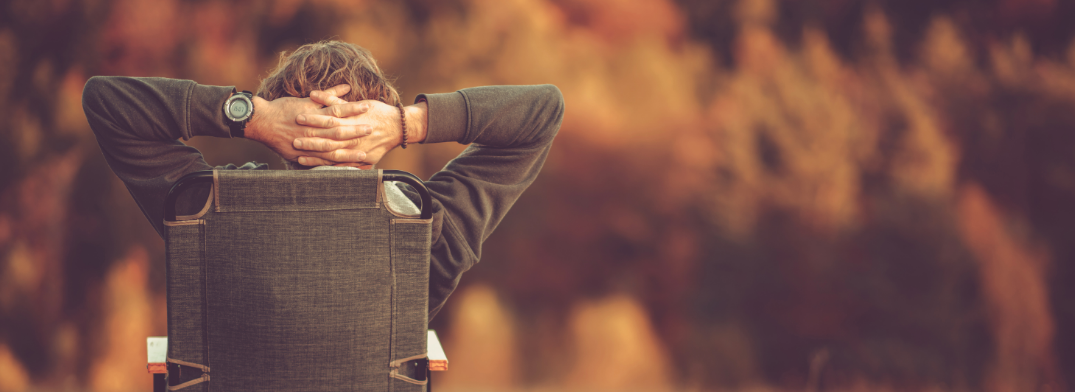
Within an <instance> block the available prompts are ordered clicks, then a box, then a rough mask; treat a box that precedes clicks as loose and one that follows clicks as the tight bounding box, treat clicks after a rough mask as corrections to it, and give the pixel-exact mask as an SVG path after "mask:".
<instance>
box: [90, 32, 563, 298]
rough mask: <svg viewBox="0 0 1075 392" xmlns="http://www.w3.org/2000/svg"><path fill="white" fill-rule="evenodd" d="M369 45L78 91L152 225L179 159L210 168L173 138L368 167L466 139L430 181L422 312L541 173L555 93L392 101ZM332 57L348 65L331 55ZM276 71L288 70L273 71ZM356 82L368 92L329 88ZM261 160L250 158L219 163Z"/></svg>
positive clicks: (194, 204)
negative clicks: (416, 147)
mask: <svg viewBox="0 0 1075 392" xmlns="http://www.w3.org/2000/svg"><path fill="white" fill-rule="evenodd" d="M356 48H357V49H356ZM296 53H301V54H303V55H302V56H296ZM311 56H312V57H311ZM366 57H368V52H366V51H365V50H364V49H361V48H358V47H356V46H354V45H351V44H345V43H339V42H335V41H330V42H320V43H316V44H310V45H306V46H304V47H303V48H300V49H299V50H296V52H295V53H293V54H292V55H291V56H287V57H285V58H284V59H283V60H282V61H281V65H280V66H278V67H277V70H276V71H274V72H273V73H272V74H271V75H270V77H269V78H266V81H263V85H262V89H259V90H260V91H259V93H258V96H248V95H246V94H242V93H236V92H235V89H234V88H233V87H220V86H207V85H200V84H197V83H195V82H193V81H189V80H174V79H164V78H130V77H93V78H91V79H90V80H89V81H88V82H87V83H86V87H85V90H84V92H83V97H82V99H83V109H84V110H85V112H86V117H87V119H88V120H89V123H90V127H91V128H92V129H93V131H94V134H95V135H96V136H97V141H98V143H99V144H100V146H101V151H102V152H103V153H104V156H105V159H106V160H107V162H108V164H109V166H110V167H111V168H112V170H113V171H114V172H115V173H116V175H117V176H119V177H120V179H121V180H123V182H124V184H126V186H127V189H128V190H129V191H130V193H131V195H132V196H133V197H134V199H135V201H137V202H138V205H139V207H140V208H141V209H142V212H143V214H145V216H146V217H147V218H148V219H149V220H150V222H151V223H152V224H153V226H154V228H156V229H157V232H158V234H160V233H163V211H164V206H163V204H164V198H165V195H166V194H167V192H168V189H169V188H170V187H171V185H172V183H174V182H175V181H176V180H178V179H179V178H180V177H182V176H183V175H185V174H187V173H191V172H195V171H200V170H209V169H212V167H210V166H209V165H208V164H207V163H205V160H204V159H203V158H202V156H201V153H199V152H198V151H197V150H196V149H194V148H193V147H190V146H186V145H184V144H183V143H181V142H180V141H178V140H177V139H179V138H183V139H189V138H191V137H194V136H212V137H225V138H226V137H246V138H249V139H251V140H255V141H258V142H260V143H262V144H264V145H265V146H267V147H269V148H270V149H272V150H273V151H275V152H277V153H278V154H280V156H281V157H283V158H284V159H286V160H289V161H297V163H298V164H301V165H304V166H320V165H351V166H360V167H371V166H372V165H374V164H376V163H377V162H378V161H379V160H380V159H381V157H383V156H384V154H385V153H387V152H388V151H390V150H392V149H393V148H395V147H396V146H399V145H402V144H403V143H404V142H406V143H441V142H449V141H454V142H458V143H462V144H470V146H469V147H468V148H467V149H466V150H465V151H463V153H461V154H460V155H459V156H458V157H456V158H455V159H453V160H452V161H451V162H449V163H448V164H447V165H446V166H445V167H444V169H442V170H441V171H439V172H437V173H436V174H434V175H433V176H432V177H431V178H430V179H429V180H428V181H427V182H426V187H427V188H428V189H429V191H430V193H431V195H432V196H433V224H432V242H431V243H432V247H431V255H430V256H431V257H430V280H429V286H430V287H429V295H430V298H429V306H430V308H429V315H430V317H431V318H432V317H433V316H434V315H436V313H437V312H438V311H439V310H440V308H441V307H442V306H443V305H444V302H445V301H446V300H447V298H448V296H449V295H450V294H451V292H452V291H453V290H454V289H455V287H456V286H457V284H458V282H459V278H460V276H461V275H462V273H463V272H465V271H467V270H468V269H470V268H471V267H472V266H473V265H474V264H475V263H477V262H478V260H479V259H480V257H481V245H482V243H483V242H484V241H485V239H486V238H488V237H489V235H490V234H491V233H492V231H493V230H494V229H495V228H496V226H497V224H498V223H499V222H500V220H501V219H503V218H504V216H505V215H506V214H507V212H508V210H509V209H510V208H511V206H512V204H514V202H515V200H517V199H518V197H519V196H520V195H521V194H522V192H523V191H524V190H525V189H526V188H527V187H528V186H529V185H530V184H531V183H532V182H533V181H534V179H535V178H536V177H537V174H538V172H539V171H540V170H541V167H542V165H543V164H544V161H545V158H546V156H547V155H548V152H549V149H550V148H551V146H552V140H553V138H554V137H555V136H556V133H557V131H558V130H559V127H560V123H561V121H562V119H563V110H564V103H563V98H562V96H561V94H560V91H559V90H558V89H557V88H556V87H554V86H551V85H544V86H490V87H477V88H468V89H463V90H459V91H457V92H454V93H445V94H422V95H419V96H418V97H417V98H416V99H415V101H414V102H415V103H414V104H412V105H410V106H407V107H402V106H396V105H393V104H392V102H385V101H391V98H390V97H391V93H394V91H395V90H394V88H391V89H390V90H391V93H380V94H373V95H374V96H370V94H368V93H370V92H375V91H380V92H383V91H385V87H386V86H387V87H391V86H390V85H388V84H387V81H386V80H385V79H384V77H383V75H382V74H381V72H380V69H378V68H377V67H376V62H374V61H372V57H370V58H366ZM300 58H301V59H300ZM311 58H312V59H313V60H310V59H311ZM289 59H291V60H290V61H289ZM340 59H342V60H340ZM337 60H340V61H344V62H345V63H347V64H352V63H354V64H357V65H354V64H352V65H353V66H346V65H345V66H341V65H340V64H341V63H340V62H339V61H337ZM348 62H350V63H348ZM288 67H298V69H299V70H300V71H301V72H289V71H287V69H288ZM348 67H352V68H353V69H352V68H348ZM340 69H352V70H350V71H346V72H339V70H340ZM281 72H283V75H284V76H283V77H282V78H280V80H279V81H275V82H274V81H272V80H274V79H273V77H274V76H277V75H278V74H280V73H281ZM370 74H371V75H374V76H378V78H370V77H368V75H370ZM311 75H312V77H311ZM348 75H351V78H350V79H348V78H347V77H348ZM341 78H342V79H341ZM339 81H343V82H347V81H350V82H351V83H345V84H343V85H340V84H341V83H338V82H339ZM272 83H277V84H280V85H281V86H284V87H282V88H278V89H277V90H278V91H286V92H289V93H291V94H297V95H306V93H307V92H308V95H309V96H308V97H306V96H288V95H291V94H283V95H281V96H280V97H274V96H273V94H272V93H271V90H272V89H273V88H275V87H273V86H271V84H272ZM267 85H268V87H267ZM288 86H290V88H288ZM324 86H334V87H330V88H326V87H324ZM322 89H324V90H322ZM356 91H357V92H359V93H360V94H359V97H370V98H373V99H368V100H363V101H359V102H345V101H344V100H343V99H340V98H339V96H343V95H347V94H353V93H355V92H356ZM266 97H267V98H268V99H266ZM352 97H353V95H352ZM386 97H388V98H386ZM396 97H397V98H396V100H398V95H397V96H396ZM244 106H245V107H244ZM323 106H324V107H323ZM249 109H252V110H249ZM404 124H405V126H404ZM404 132H405V135H406V136H405V138H404ZM266 168H267V166H266V165H264V164H261V165H258V164H255V163H247V164H245V165H243V166H241V167H235V166H234V165H228V166H225V167H218V168H217V169H223V170H257V169H266ZM207 196H208V189H204V190H203V191H202V192H191V194H190V195H189V196H188V197H187V198H185V199H182V198H181V199H182V200H180V202H179V203H177V208H178V209H179V211H180V212H183V211H184V210H186V211H188V212H189V211H192V210H193V211H196V210H198V209H200V207H201V206H202V205H204V204H205V201H206V197H207Z"/></svg>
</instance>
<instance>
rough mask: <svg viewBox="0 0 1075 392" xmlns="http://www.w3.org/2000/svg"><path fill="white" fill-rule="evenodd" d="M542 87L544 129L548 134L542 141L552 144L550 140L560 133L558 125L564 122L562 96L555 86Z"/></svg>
mask: <svg viewBox="0 0 1075 392" xmlns="http://www.w3.org/2000/svg"><path fill="white" fill-rule="evenodd" d="M542 87H543V88H544V89H545V92H544V96H545V102H544V111H545V118H547V119H548V122H547V123H546V127H545V128H546V129H547V130H548V132H547V135H546V137H544V138H543V139H547V140H546V141H547V142H552V139H553V138H554V137H556V134H557V133H558V132H559V131H560V125H561V124H563V122H564V94H563V93H562V92H560V89H559V88H558V87H556V86H555V85H551V84H546V85H544V86H542Z"/></svg>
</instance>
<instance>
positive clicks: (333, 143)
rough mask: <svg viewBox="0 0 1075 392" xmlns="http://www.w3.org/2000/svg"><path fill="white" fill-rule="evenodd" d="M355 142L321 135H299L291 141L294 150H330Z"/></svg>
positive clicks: (349, 145)
mask: <svg viewBox="0 0 1075 392" xmlns="http://www.w3.org/2000/svg"><path fill="white" fill-rule="evenodd" d="M356 144H357V143H356V142H355V141H354V139H349V140H343V141H337V140H332V139H325V138H322V137H300V138H296V139H295V141H294V142H292V143H291V145H292V146H293V147H295V149H296V150H299V151H319V152H328V151H332V150H339V149H345V148H351V147H354V146H355V145H356Z"/></svg>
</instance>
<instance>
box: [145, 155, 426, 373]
mask: <svg viewBox="0 0 1075 392" xmlns="http://www.w3.org/2000/svg"><path fill="white" fill-rule="evenodd" d="M384 180H394V181H405V182H409V183H411V184H412V187H414V188H415V190H417V191H418V192H419V193H420V194H422V199H423V203H422V204H423V205H422V213H421V214H420V215H404V214H401V213H399V212H396V211H393V210H392V209H391V208H390V207H388V206H387V202H386V200H387V199H388V198H387V197H386V195H385V187H386V186H393V185H385V184H384V182H383V181H384ZM205 182H211V183H212V192H211V193H210V197H209V200H208V201H207V202H206V207H205V209H203V210H202V212H201V213H199V214H197V215H191V216H186V217H179V219H178V220H177V219H176V216H175V210H174V204H175V198H176V195H178V194H180V193H181V192H182V191H183V190H184V189H185V188H189V187H190V186H191V184H197V183H205ZM166 206H167V207H166V209H167V211H166V213H165V215H166V218H165V225H166V230H165V233H166V234H165V241H166V246H167V281H168V286H167V291H168V294H167V297H168V342H169V344H168V359H167V360H168V378H169V381H168V384H169V389H170V390H179V389H185V390H193V391H197V390H205V391H208V390H209V389H210V388H212V389H213V390H218V391H241V390H258V391H272V390H281V391H283V390H287V391H335V390H348V391H351V390H360V391H366V390H378V391H418V390H422V389H423V388H424V381H423V380H425V378H424V375H425V373H424V372H425V369H424V368H423V362H422V359H423V358H425V355H426V334H427V333H426V328H427V311H428V281H429V247H430V224H431V219H429V217H430V216H431V213H430V210H431V205H430V203H429V195H428V192H426V190H425V187H424V186H422V184H421V181H420V180H418V179H417V178H415V177H413V176H411V175H410V174H407V173H404V172H390V171H383V172H382V171H380V170H360V171H359V170H325V171H293V170H288V171H271V170H219V171H212V172H200V173H192V174H190V175H188V176H187V177H184V178H183V179H181V180H179V181H177V183H176V184H175V186H174V187H173V189H172V193H171V194H170V195H169V197H168V200H167V202H166ZM418 373H421V374H418Z"/></svg>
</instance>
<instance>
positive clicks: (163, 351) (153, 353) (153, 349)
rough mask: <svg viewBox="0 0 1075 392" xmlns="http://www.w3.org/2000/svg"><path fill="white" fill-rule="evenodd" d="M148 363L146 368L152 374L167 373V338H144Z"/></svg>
mask: <svg viewBox="0 0 1075 392" xmlns="http://www.w3.org/2000/svg"><path fill="white" fill-rule="evenodd" d="M146 353H147V354H148V362H149V364H148V365H146V368H147V369H148V370H149V372H150V373H152V374H162V373H168V364H167V363H166V362H167V360H168V337H167V336H150V337H147V338H146Z"/></svg>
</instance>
